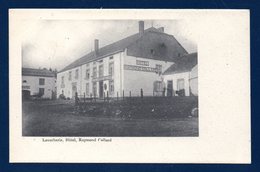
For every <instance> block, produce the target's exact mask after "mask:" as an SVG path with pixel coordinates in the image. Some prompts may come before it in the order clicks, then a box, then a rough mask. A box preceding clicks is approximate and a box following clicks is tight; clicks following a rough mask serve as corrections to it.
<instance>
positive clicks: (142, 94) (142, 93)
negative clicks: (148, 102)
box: [141, 88, 144, 98]
mask: <svg viewBox="0 0 260 172" xmlns="http://www.w3.org/2000/svg"><path fill="white" fill-rule="evenodd" d="M143 96H144V92H143V89H142V88H141V98H143Z"/></svg>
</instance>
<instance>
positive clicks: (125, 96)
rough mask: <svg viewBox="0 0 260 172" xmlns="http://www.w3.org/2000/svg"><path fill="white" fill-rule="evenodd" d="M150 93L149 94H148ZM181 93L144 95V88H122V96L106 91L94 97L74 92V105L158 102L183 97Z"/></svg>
mask: <svg viewBox="0 0 260 172" xmlns="http://www.w3.org/2000/svg"><path fill="white" fill-rule="evenodd" d="M150 95H151V94H150ZM183 96H184V95H183V94H179V96H174V95H173V94H171V95H167V96H165V94H164V93H161V94H158V92H153V93H152V96H144V90H143V89H142V88H141V89H140V92H139V94H137V93H136V92H135V94H134V95H133V94H132V91H129V92H128V93H126V92H125V91H124V90H123V91H122V96H119V93H118V92H117V93H116V96H110V95H109V93H108V92H104V93H103V95H102V97H96V96H95V95H94V96H93V95H92V94H90V96H86V95H85V93H84V94H83V95H78V93H77V92H76V93H75V105H82V104H87V103H102V102H103V103H116V102H121V103H122V102H124V103H138V102H141V103H145V102H148V103H160V102H161V101H162V100H170V99H169V98H170V97H175V99H176V98H177V97H183Z"/></svg>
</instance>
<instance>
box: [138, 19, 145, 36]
mask: <svg viewBox="0 0 260 172" xmlns="http://www.w3.org/2000/svg"><path fill="white" fill-rule="evenodd" d="M143 33H144V21H139V34H140V35H143Z"/></svg>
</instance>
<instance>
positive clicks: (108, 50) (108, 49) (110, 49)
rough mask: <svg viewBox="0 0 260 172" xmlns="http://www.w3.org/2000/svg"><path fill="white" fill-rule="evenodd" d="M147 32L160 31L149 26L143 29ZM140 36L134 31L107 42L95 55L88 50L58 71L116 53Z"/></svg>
mask: <svg viewBox="0 0 260 172" xmlns="http://www.w3.org/2000/svg"><path fill="white" fill-rule="evenodd" d="M148 32H154V33H161V32H162V31H161V30H160V28H158V29H156V28H154V27H151V28H148V29H146V30H145V31H144V34H143V35H145V34H146V33H148ZM140 38H141V37H140V34H139V33H136V34H134V35H131V36H129V37H126V38H124V39H121V40H119V41H117V42H114V43H112V44H109V45H107V46H104V47H102V48H100V49H99V50H98V55H97V56H96V55H95V52H94V51H92V52H90V53H89V54H87V55H85V56H83V57H81V58H80V59H78V60H76V61H74V62H72V63H71V64H69V65H68V66H66V67H65V68H64V69H62V70H61V71H59V72H63V71H66V70H69V69H72V68H75V67H77V66H80V65H83V64H86V63H88V62H90V61H93V60H95V59H99V58H102V57H104V56H108V55H112V54H114V53H117V52H120V51H124V50H125V49H126V48H127V47H128V46H130V45H131V44H132V43H134V42H136V41H137V40H139V39H140Z"/></svg>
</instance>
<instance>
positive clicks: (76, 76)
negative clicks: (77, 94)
mask: <svg viewBox="0 0 260 172" xmlns="http://www.w3.org/2000/svg"><path fill="white" fill-rule="evenodd" d="M78 78H79V70H78V69H76V71H75V79H78Z"/></svg>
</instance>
